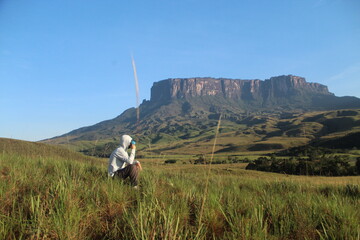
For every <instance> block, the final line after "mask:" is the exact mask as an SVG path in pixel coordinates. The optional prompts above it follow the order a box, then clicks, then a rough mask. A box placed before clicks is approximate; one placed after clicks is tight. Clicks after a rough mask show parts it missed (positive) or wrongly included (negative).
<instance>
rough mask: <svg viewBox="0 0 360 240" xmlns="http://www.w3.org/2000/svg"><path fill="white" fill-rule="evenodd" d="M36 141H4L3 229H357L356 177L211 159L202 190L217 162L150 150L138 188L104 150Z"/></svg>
mask: <svg viewBox="0 0 360 240" xmlns="http://www.w3.org/2000/svg"><path fill="white" fill-rule="evenodd" d="M8 141H10V140H8ZM13 144H15V145H16V144H18V146H21V145H22V144H27V143H24V142H18V141H13V142H12V143H11V145H13ZM30 144H31V143H30ZM2 146H4V145H2ZM7 146H8V145H7ZM31 146H32V147H31V148H29V149H25V148H21V147H20V148H16V149H17V150H16V154H15V153H11V152H9V150H5V149H4V148H2V149H0V178H1V181H0V196H1V197H0V239H77V240H81V239H358V238H359V236H360V227H359V225H358V223H359V222H360V209H359V207H358V206H359V201H360V188H359V183H360V179H359V177H345V178H324V177H304V176H303V177H300V176H285V175H281V174H275V173H264V172H256V171H246V170H244V169H242V168H241V167H240V168H239V167H238V164H233V165H214V166H212V170H211V171H210V174H211V177H210V178H209V181H210V182H209V189H208V192H207V193H206V194H205V192H204V186H205V184H206V179H208V178H207V175H206V174H207V173H208V167H210V165H190V164H185V165H183V164H177V163H175V164H170V165H164V164H163V161H158V163H156V162H155V161H153V162H151V164H150V163H149V162H147V160H146V159H143V160H142V163H143V167H144V171H143V172H142V173H141V186H140V189H139V190H135V189H133V188H131V187H130V186H129V185H128V184H127V183H126V182H122V181H113V180H112V179H108V178H107V176H106V161H105V160H100V159H94V158H91V159H90V158H88V157H84V159H80V161H76V159H77V154H74V155H73V154H72V153H71V152H70V151H69V152H68V153H66V154H69V156H70V157H69V158H68V157H62V156H60V155H59V154H58V153H55V152H56V150H54V153H53V154H51V152H52V150H51V151H50V152H47V154H46V155H48V156H45V155H42V156H41V157H38V156H36V155H34V154H32V153H34V152H36V151H38V150H37V148H38V147H40V148H43V149H48V148H47V147H48V146H45V145H31ZM48 150H49V149H48ZM46 151H47V150H46ZM58 151H60V152H63V151H65V150H63V149H61V150H58ZM63 154H64V153H63ZM204 196H206V199H205V200H206V201H205V204H204V206H203V211H200V209H201V208H202V200H203V198H204ZM200 215H201V216H200ZM200 219H201V221H200Z"/></svg>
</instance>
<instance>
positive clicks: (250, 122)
mask: <svg viewBox="0 0 360 240" xmlns="http://www.w3.org/2000/svg"><path fill="white" fill-rule="evenodd" d="M354 108H359V109H360V99H359V98H356V97H337V96H335V95H334V94H333V93H331V92H329V90H328V88H327V86H325V85H322V84H319V83H308V82H306V80H305V78H303V77H298V76H293V75H286V76H285V75H283V76H278V77H272V78H270V79H266V80H264V81H263V80H258V79H254V80H241V79H227V78H218V79H216V78H172V79H165V80H161V81H158V82H155V83H154V84H153V86H152V88H151V98H150V100H144V101H143V102H142V104H141V105H140V106H139V110H140V119H139V121H137V117H136V109H135V108H129V109H127V110H125V111H124V112H123V113H122V114H120V115H119V116H117V117H115V118H113V119H110V120H105V121H102V122H99V123H97V124H94V125H92V126H88V127H83V128H79V129H76V130H73V131H71V132H69V133H66V134H64V135H61V136H58V137H54V138H51V139H46V140H43V142H47V143H53V144H69V143H70V144H75V145H76V144H79V145H82V144H83V146H81V147H79V149H84V148H85V147H84V146H85V145H86V146H88V147H89V144H90V145H91V142H96V143H101V144H104V143H106V142H114V141H117V140H116V138H117V137H118V136H120V135H122V134H125V133H127V134H131V135H133V136H136V137H138V138H141V139H146V141H147V142H148V145H149V146H150V145H151V144H154V145H156V144H165V145H166V144H170V143H174V142H176V141H182V140H185V139H192V138H193V139H194V138H198V137H199V139H200V140H201V139H203V140H204V141H208V140H209V139H211V138H212V137H213V135H212V132H213V127H214V126H216V122H217V119H218V118H219V116H220V114H221V115H222V118H223V122H224V124H225V122H227V123H226V124H227V126H228V130H226V131H236V132H239V131H240V132H241V131H242V130H239V129H238V128H239V127H238V126H242V125H247V126H250V127H251V126H254V124H258V122H259V121H260V122H259V124H261V121H263V120H261V119H268V120H269V121H270V122H271V121H273V120H271V119H272V118H274V119H278V120H276V121H279V120H280V119H282V118H283V117H282V116H285V115H294V114H295V115H296V114H299V113H305V112H309V111H329V110H337V109H354ZM272 116H273V117H272ZM266 121H267V120H266ZM274 121H275V120H274ZM226 124H225V125H226ZM269 126H272V125H271V124H269ZM275 129H277V130H276V131H275ZM294 129H295V130H294V131H300V130H296V129H297V128H294ZM273 130H274V131H273ZM318 130H319V129H317V131H318ZM267 131H270V132H271V131H273V132H271V133H266V136H267V137H268V136H270V137H276V136H278V135H279V134H280V135H281V131H283V130H282V129H281V128H280V129H279V128H278V127H277V126H275V127H274V126H272V127H270V128H269V130H267ZM279 131H280V133H279ZM246 132H250V135H251V136H254V137H253V140H252V141H255V139H257V140H256V141H260V140H261V138H259V137H258V136H260V135H261V133H262V132H264V131H263V130H261V129H258V127H254V129H250V130H246V131H245V132H244V134H245V135H248V136H249V133H246ZM272 135H274V136H272ZM256 136H257V137H256ZM263 138H264V137H263ZM264 139H265V138H264ZM203 140H201V141H203ZM300 142H302V143H303V142H304V141H300ZM249 144H250V143H249ZM175 145H176V144H175ZM175 145H174V146H175ZM274 146H275V145H274ZM165 148H168V147H165ZM165 148H164V149H165Z"/></svg>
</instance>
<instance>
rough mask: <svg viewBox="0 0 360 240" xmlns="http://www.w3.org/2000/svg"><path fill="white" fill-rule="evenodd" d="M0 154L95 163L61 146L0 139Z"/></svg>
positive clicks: (90, 158) (93, 159)
mask: <svg viewBox="0 0 360 240" xmlns="http://www.w3.org/2000/svg"><path fill="white" fill-rule="evenodd" d="M0 153H2V154H7V155H12V156H22V157H27V158H58V159H67V160H69V159H71V160H77V161H95V158H92V157H89V156H85V155H83V154H81V153H78V152H75V151H71V150H69V149H66V148H65V147H62V146H52V145H48V144H44V143H36V142H28V141H22V140H15V139H9V138H0Z"/></svg>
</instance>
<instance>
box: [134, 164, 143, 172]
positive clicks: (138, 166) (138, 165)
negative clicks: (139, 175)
mask: <svg viewBox="0 0 360 240" xmlns="http://www.w3.org/2000/svg"><path fill="white" fill-rule="evenodd" d="M135 165H136V167H137V168H138V169H139V170H140V171H141V170H142V166H141V163H140V162H137V163H135Z"/></svg>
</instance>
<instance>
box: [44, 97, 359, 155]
mask: <svg viewBox="0 0 360 240" xmlns="http://www.w3.org/2000/svg"><path fill="white" fill-rule="evenodd" d="M221 104H223V105H219V103H216V102H215V101H214V99H210V98H209V99H205V100H204V99H192V100H189V101H185V100H184V101H180V100H179V101H175V102H172V103H169V104H168V105H162V106H160V107H159V108H158V109H154V110H153V111H150V112H149V113H147V112H144V113H143V114H149V115H148V116H147V115H146V117H145V115H144V116H143V117H142V118H140V119H141V120H140V122H139V124H135V122H131V121H130V120H131V119H136V118H134V117H130V116H128V115H131V116H132V114H133V115H134V116H135V110H134V109H132V110H129V111H127V112H126V114H125V113H124V115H121V116H122V117H120V116H119V117H118V118H116V119H113V120H111V121H112V122H106V121H105V122H104V123H101V124H100V125H101V126H102V127H103V128H101V129H98V130H97V127H99V126H100V125H95V126H93V127H91V128H85V129H80V130H81V131H80V130H77V131H74V132H73V133H71V134H69V135H66V136H63V137H60V138H55V139H52V140H47V141H46V142H49V143H54V144H61V145H63V146H65V147H68V148H70V149H72V150H76V151H81V152H83V153H85V154H87V155H90V156H97V157H107V156H109V155H110V154H111V151H112V150H113V149H114V147H115V146H117V145H118V142H119V139H116V138H114V136H116V137H120V136H121V135H122V134H124V133H127V134H129V133H131V135H132V136H133V137H134V138H135V139H138V141H137V142H138V143H139V145H138V150H140V151H141V152H142V154H143V155H150V154H166V155H176V154H177V155H181V154H183V153H186V154H189V155H191V154H192V155H197V154H209V153H211V150H212V143H213V141H214V135H215V132H214V131H215V127H216V125H217V121H218V118H219V115H220V114H219V113H220V112H221V114H222V121H221V126H220V130H219V136H218V138H219V139H218V140H219V141H217V146H216V152H217V153H222V154H228V155H236V154H237V155H239V154H244V153H245V154H246V155H253V154H268V153H272V152H276V151H283V150H286V149H290V148H293V147H298V146H304V145H311V146H321V147H326V148H328V149H348V150H351V149H360V145H359V144H360V110H359V109H354V110H332V111H317V112H300V111H295V110H294V111H289V112H283V111H274V110H273V111H253V112H251V111H248V110H247V111H245V110H241V109H239V108H237V109H236V108H235V107H231V106H232V103H228V104H227V105H226V102H221ZM224 104H225V105H224ZM221 106H226V107H223V108H221ZM142 110H144V111H145V110H146V109H145V108H144V109H142ZM140 112H142V111H140ZM123 118H124V119H123ZM121 119H123V120H121ZM120 120H121V121H120ZM134 121H135V120H134ZM85 130H86V131H85ZM90 130H91V131H90ZM125 130H126V131H125Z"/></svg>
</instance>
